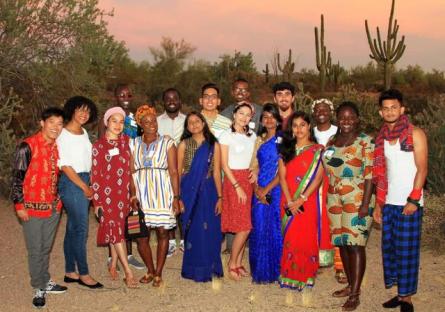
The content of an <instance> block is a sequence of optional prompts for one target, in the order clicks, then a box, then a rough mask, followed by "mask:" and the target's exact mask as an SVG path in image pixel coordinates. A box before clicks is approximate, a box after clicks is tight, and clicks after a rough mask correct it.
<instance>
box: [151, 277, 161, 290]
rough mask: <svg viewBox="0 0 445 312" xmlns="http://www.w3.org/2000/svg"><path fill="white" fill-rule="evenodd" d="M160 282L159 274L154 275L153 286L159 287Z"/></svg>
mask: <svg viewBox="0 0 445 312" xmlns="http://www.w3.org/2000/svg"><path fill="white" fill-rule="evenodd" d="M161 284H162V278H161V277H160V276H155V277H154V278H153V287H156V288H157V287H160V286H161Z"/></svg>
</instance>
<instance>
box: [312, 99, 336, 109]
mask: <svg viewBox="0 0 445 312" xmlns="http://www.w3.org/2000/svg"><path fill="white" fill-rule="evenodd" d="M322 103H323V104H326V105H328V106H329V108H330V109H331V112H333V111H334V104H333V103H332V102H331V101H330V100H328V99H318V100H315V101H313V102H312V106H311V111H312V112H314V108H315V106H317V105H318V104H322Z"/></svg>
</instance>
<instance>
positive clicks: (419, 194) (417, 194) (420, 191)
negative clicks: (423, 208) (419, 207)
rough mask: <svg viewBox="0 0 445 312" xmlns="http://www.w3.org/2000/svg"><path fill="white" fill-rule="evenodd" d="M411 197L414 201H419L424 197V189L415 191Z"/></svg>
mask: <svg viewBox="0 0 445 312" xmlns="http://www.w3.org/2000/svg"><path fill="white" fill-rule="evenodd" d="M409 197H410V198H411V199H414V200H419V199H420V197H422V189H413V190H412V191H411V194H409Z"/></svg>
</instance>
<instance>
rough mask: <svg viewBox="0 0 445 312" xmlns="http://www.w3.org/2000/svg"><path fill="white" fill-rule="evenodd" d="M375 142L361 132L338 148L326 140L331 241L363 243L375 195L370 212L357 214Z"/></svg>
mask: <svg viewBox="0 0 445 312" xmlns="http://www.w3.org/2000/svg"><path fill="white" fill-rule="evenodd" d="M373 153H374V142H373V140H372V139H371V137H370V136H368V135H366V134H364V133H361V134H360V135H358V136H357V138H356V139H355V141H354V143H353V144H351V145H350V146H345V147H337V146H335V145H334V144H333V141H332V140H331V141H329V142H328V143H327V147H326V150H325V152H324V155H323V162H324V165H325V168H326V170H327V174H328V177H329V188H328V204H327V206H328V215H329V219H330V221H331V233H332V244H334V245H336V246H344V245H360V246H365V245H366V242H367V240H368V237H369V231H370V227H371V223H372V217H371V216H372V209H373V207H374V197H373V198H372V199H371V202H370V204H369V214H368V216H366V217H364V218H359V217H358V212H359V209H360V205H361V204H362V200H363V192H364V188H365V180H366V179H371V178H372V163H373Z"/></svg>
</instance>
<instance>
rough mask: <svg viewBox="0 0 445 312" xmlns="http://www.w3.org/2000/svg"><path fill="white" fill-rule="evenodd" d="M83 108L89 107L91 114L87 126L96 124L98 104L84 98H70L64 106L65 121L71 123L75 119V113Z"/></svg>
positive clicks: (78, 96)
mask: <svg viewBox="0 0 445 312" xmlns="http://www.w3.org/2000/svg"><path fill="white" fill-rule="evenodd" d="M81 107H87V109H88V110H89V112H90V118H89V119H88V121H87V122H86V124H89V123H92V122H95V121H96V120H97V106H96V104H95V103H94V102H93V101H92V100H90V99H89V98H86V97H84V96H80V95H77V96H73V97H71V98H69V99H68V100H67V101H66V102H65V105H64V106H63V115H64V117H65V121H67V122H68V121H71V119H73V115H74V112H75V111H76V109H79V108H81Z"/></svg>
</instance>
